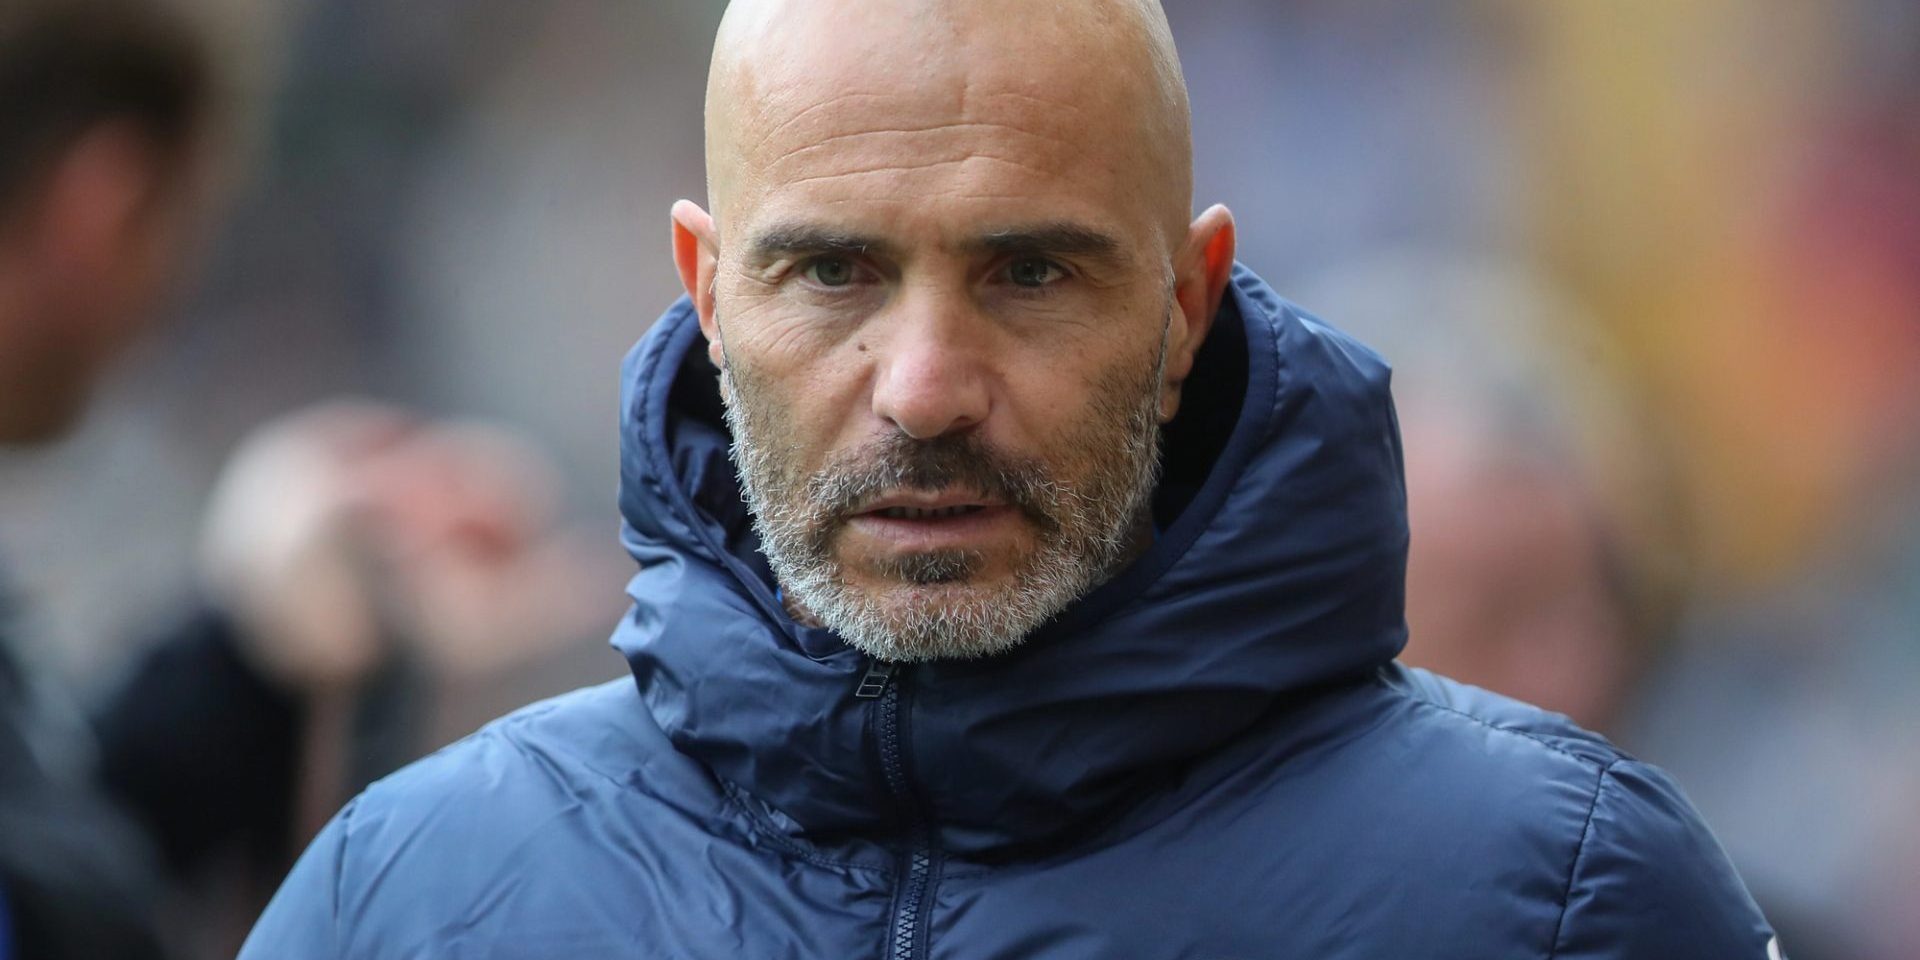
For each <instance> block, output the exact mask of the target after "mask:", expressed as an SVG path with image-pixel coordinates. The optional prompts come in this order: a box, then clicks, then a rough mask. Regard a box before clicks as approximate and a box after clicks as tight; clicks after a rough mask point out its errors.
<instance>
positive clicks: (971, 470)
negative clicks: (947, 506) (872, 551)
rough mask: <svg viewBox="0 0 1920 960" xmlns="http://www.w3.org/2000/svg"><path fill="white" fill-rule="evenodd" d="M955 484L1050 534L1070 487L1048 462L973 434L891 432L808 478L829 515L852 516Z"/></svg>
mask: <svg viewBox="0 0 1920 960" xmlns="http://www.w3.org/2000/svg"><path fill="white" fill-rule="evenodd" d="M953 489H961V490H966V491H969V492H971V493H974V494H978V495H980V496H982V497H986V498H989V499H993V500H998V501H1001V502H1004V503H1006V504H1008V505H1010V506H1012V507H1014V508H1016V509H1018V510H1019V511H1020V512H1021V513H1023V514H1025V515H1026V516H1027V517H1028V519H1030V520H1032V521H1033V522H1034V523H1036V524H1038V525H1039V526H1040V527H1041V528H1042V529H1044V530H1047V531H1049V532H1051V531H1053V530H1055V529H1057V528H1058V526H1059V522H1060V521H1059V518H1058V516H1057V513H1058V509H1059V504H1060V501H1061V499H1062V495H1063V490H1062V487H1061V486H1060V484H1059V483H1057V482H1056V481H1055V480H1054V479H1053V478H1052V476H1051V475H1050V474H1049V473H1048V472H1047V470H1046V468H1045V466H1043V465H1042V464H1041V463H1040V461H1038V460H1034V459H1031V458H1026V457H1016V456H1011V455H1008V454H1005V453H1002V452H1000V451H998V450H996V449H994V448H993V447H992V446H991V445H989V444H988V443H987V442H986V441H984V440H982V439H980V438H979V437H977V436H975V435H973V434H970V433H961V434H950V435H947V436H940V437H934V438H933V439H930V440H916V439H914V438H912V437H910V436H907V435H906V434H904V433H892V434H889V435H887V436H886V437H884V438H882V439H881V440H879V441H877V442H875V443H874V444H872V445H869V446H867V447H864V448H862V449H859V450H855V451H850V452H847V453H845V454H842V455H840V456H837V457H835V458H834V459H833V460H831V461H829V462H828V463H827V465H826V466H825V467H824V468H823V469H821V470H820V472H818V473H816V474H814V475H813V477H812V478H810V480H809V481H808V484H807V499H808V501H809V502H810V503H811V504H812V506H813V507H814V509H815V510H816V511H819V512H820V513H821V514H824V515H825V516H827V517H830V518H832V519H835V520H845V519H847V518H849V517H852V516H854V515H855V514H858V513H860V512H862V511H863V510H864V509H865V507H866V505H867V504H869V503H872V502H873V501H875V500H878V499H880V498H881V497H884V496H889V495H892V494H897V493H901V492H903V491H919V492H926V493H937V492H940V491H945V490H953Z"/></svg>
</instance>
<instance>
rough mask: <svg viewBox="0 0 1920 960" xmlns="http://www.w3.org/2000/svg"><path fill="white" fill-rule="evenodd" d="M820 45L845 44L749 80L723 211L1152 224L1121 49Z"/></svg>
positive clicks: (913, 221) (805, 54)
mask: <svg viewBox="0 0 1920 960" xmlns="http://www.w3.org/2000/svg"><path fill="white" fill-rule="evenodd" d="M889 40H891V41H892V42H891V43H890V42H889ZM819 42H820V43H821V44H824V45H830V46H832V47H834V48H837V49H838V50H839V53H838V55H831V56H828V55H826V54H827V52H828V51H827V50H825V49H816V50H813V51H804V50H803V51H799V52H795V53H794V54H792V55H790V56H784V57H778V58H773V59H772V60H771V61H770V62H766V63H760V64H754V65H752V67H751V69H752V77H751V81H750V82H749V83H745V84H741V85H740V87H741V89H740V93H741V97H740V100H739V101H738V102H737V103H736V104H735V105H734V106H735V107H736V108H737V110H738V112H737V114H736V117H737V121H736V122H737V123H738V129H737V131H736V135H735V136H734V137H733V138H732V140H733V142H732V144H731V145H730V149H731V150H732V152H733V156H732V157H730V158H729V157H716V158H715V159H716V160H717V161H719V162H723V163H724V162H731V163H733V164H735V169H734V170H733V171H730V174H731V176H730V177H729V183H730V189H729V192H730V193H731V194H733V195H730V196H728V197H726V198H725V199H724V203H725V205H726V207H727V208H728V210H727V213H726V214H725V215H723V219H732V220H733V221H734V222H735V223H736V225H741V226H750V225H751V224H753V223H756V222H768V221H772V220H791V219H802V218H816V219H818V218H827V219H833V220H842V221H859V222H861V225H863V226H867V227H871V228H884V229H893V230H898V231H909V232H910V231H912V230H914V229H915V228H924V229H925V230H928V231H955V232H964V231H967V230H968V229H970V228H972V227H974V226H977V225H979V224H983V223H993V222H1009V221H1014V220H1032V219H1049V220H1066V221H1075V222H1081V223H1087V224H1089V225H1097V226H1099V227H1101V228H1103V229H1106V230H1109V231H1111V232H1114V233H1116V234H1119V235H1123V236H1124V235H1127V234H1129V233H1144V232H1146V231H1147V230H1148V228H1149V227H1150V226H1151V224H1152V223H1153V213H1154V210H1155V207H1154V204H1153V200H1154V199H1155V198H1154V197H1153V188H1154V186H1155V184H1154V183H1153V182H1152V181H1153V179H1154V178H1153V173H1152V163H1151V157H1150V155H1149V151H1148V149H1147V147H1146V146H1145V145H1144V143H1143V141H1145V140H1146V139H1148V131H1146V130H1145V129H1144V127H1143V125H1142V124H1141V123H1140V122H1139V117H1140V115H1141V114H1142V113H1143V112H1144V111H1143V109H1142V107H1141V102H1140V100H1139V97H1140V96H1142V93H1141V91H1140V86H1141V84H1139V83H1138V82H1137V81H1135V80H1131V79H1130V78H1129V77H1128V76H1127V75H1126V74H1125V73H1124V72H1123V71H1119V70H1116V69H1115V66H1114V61H1113V59H1112V58H1104V59H1103V58H1099V57H1090V56H1074V55H1071V54H1070V52H1069V51H1063V50H1062V49H1061V48H1060V47H1059V46H1058V45H1057V44H1056V45H1055V47H1054V48H1053V50H1052V51H1051V52H1050V53H1047V54H1046V55H1041V51H1036V50H1033V49H1030V47H1032V46H1033V44H1032V42H1031V41H1030V40H1022V41H1017V42H1014V43H1012V44H1011V45H1001V46H994V45H988V44H982V43H981V42H979V41H978V40H976V41H974V42H971V43H964V44H963V43H960V42H959V41H957V40H955V41H953V42H951V43H946V44H944V45H943V43H942V41H941V40H940V38H938V37H937V36H928V35H924V34H923V35H918V36H914V37H910V38H904V39H903V38H899V37H894V38H885V37H860V38H819ZM1076 43H1078V45H1080V46H1082V47H1084V46H1086V38H1079V39H1078V40H1077V41H1076ZM1063 54H1065V55H1063ZM723 149H726V148H723Z"/></svg>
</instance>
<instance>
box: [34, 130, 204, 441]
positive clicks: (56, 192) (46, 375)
mask: <svg viewBox="0 0 1920 960" xmlns="http://www.w3.org/2000/svg"><path fill="white" fill-rule="evenodd" d="M198 163H199V158H198V156H197V154H196V155H187V156H181V157H174V156H172V155H170V154H167V153H164V152H163V151H161V150H159V149H158V148H155V147H154V146H152V145H151V144H150V143H148V142H147V141H146V140H145V139H144V138H142V137H140V136H138V135H134V134H130V133H128V132H127V131H125V130H122V129H120V128H119V127H117V126H108V127H105V128H103V129H101V130H100V131H97V132H95V133H93V134H89V135H88V136H85V137H83V138H81V140H80V141H79V142H78V143H77V144H76V145H75V146H74V147H73V148H72V149H71V150H69V151H68V154H67V156H66V157H65V159H64V160H63V161H62V162H61V163H60V164H59V165H57V166H56V168H55V171H54V173H53V174H51V175H50V176H49V177H48V178H47V182H46V184H45V185H44V187H43V188H41V189H40V190H39V191H38V193H39V195H40V196H39V199H38V201H37V202H36V204H35V205H34V206H33V207H32V208H31V210H30V211H29V213H28V214H27V215H26V216H25V218H24V219H23V220H22V221H20V222H18V223H16V224H15V225H14V229H13V231H12V233H11V235H10V236H9V238H8V243H7V245H6V247H5V253H4V260H5V261H6V263H5V264H4V265H0V272H4V273H6V274H7V275H9V276H10V277H11V279H10V280H9V281H8V283H9V284H10V285H11V286H12V287H13V288H14V289H17V290H20V291H22V294H21V295H20V296H19V297H18V298H16V299H13V300H11V301H10V302H9V304H8V305H7V306H6V307H4V308H0V397H3V398H4V400H5V402H4V403H0V442H16V443H33V442H40V441H46V440H52V439H55V438H57V437H59V436H60V435H62V434H63V433H65V432H66V431H67V430H68V429H69V428H70V427H71V426H72V425H73V423H74V422H75V421H77V420H78V419H79V416H80V414H81V413H82V412H83V410H84V409H85V406H86V401H87V400H88V398H89V397H90V396H91V394H92V392H93V389H94V386H95V385H96V383H97V382H98V381H99V380H100V379H101V377H102V376H103V375H104V373H105V371H106V370H107V368H108V366H109V364H110V362H111V361H112V360H114V359H115V358H116V357H117V356H118V355H119V354H120V353H122V352H123V351H124V350H125V349H126V347H127V346H128V344H129V343H130V342H131V341H133V340H134V339H135V338H136V337H137V336H138V335H139V334H140V333H141V332H142V331H143V330H144V329H145V327H146V326H147V325H148V323H149V322H150V321H151V319H152V318H153V315H154V314H155V312H156V308H157V307H158V305H159V303H160V301H161V300H162V299H163V297H164V296H165V294H166V293H167V292H168V291H169V290H170V288H171V286H172V284H173V283H174V281H175V279H176V275H177V274H178V273H180V272H181V269H182V267H183V266H184V261H185V259H186V251H187V250H188V249H189V247H190V246H191V244H190V243H189V242H188V241H189V239H190V237H191V236H192V234H193V233H194V227H195V225H196V223H195V221H196V215H197V213H198V203H197V201H198V199H199V197H200V189H201V187H200V183H199V173H200V170H199V168H198Z"/></svg>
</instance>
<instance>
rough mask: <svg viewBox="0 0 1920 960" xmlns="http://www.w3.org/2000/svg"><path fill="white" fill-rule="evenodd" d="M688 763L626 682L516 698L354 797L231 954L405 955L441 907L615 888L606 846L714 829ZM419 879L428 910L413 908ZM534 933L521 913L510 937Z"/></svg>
mask: <svg viewBox="0 0 1920 960" xmlns="http://www.w3.org/2000/svg"><path fill="white" fill-rule="evenodd" d="M687 764H688V761H686V760H685V758H683V757H680V756H679V755H678V754H677V753H675V752H674V751H673V750H672V748H671V745H670V744H669V743H668V741H667V739H666V737H665V736H664V735H663V734H662V733H660V731H659V729H658V728H657V727H655V726H654V725H653V723H652V720H651V717H650V716H649V715H648V714H647V712H646V710H645V709H644V707H643V705H642V704H641V702H640V700H639V695H638V692H637V690H636V689H635V687H634V685H633V682H632V681H631V680H624V679H623V680H617V681H612V682H610V683H607V684H603V685H600V686H597V687H588V688H586V689H583V690H577V691H574V692H572V693H568V694H563V695H561V696H559V697H555V698H553V699H550V700H545V701H541V702H539V703H535V704H533V705H530V706H527V707H524V708H522V709H520V710H517V711H515V712H513V713H511V714H508V715H506V716H504V717H502V718H500V719H498V720H495V721H493V722H492V723H489V724H488V725H486V726H485V727H482V728H481V729H480V730H479V731H477V732H475V733H473V734H472V735H470V736H468V737H466V738H465V739H462V740H460V741H458V742H456V743H453V744H451V745H449V746H447V747H445V748H443V749H441V750H440V751H438V752H436V753H434V754H432V755H430V756H428V757H426V758H423V759H421V760H419V761H416V762H414V763H413V764H411V765H409V766H407V767H405V768H403V769H401V770H400V771H399V772H397V773H395V774H393V775H391V776H389V777H386V778H385V779H382V780H380V781H378V782H376V783H374V784H373V785H372V786H370V787H368V788H367V789H366V791H364V792H363V793H361V795H360V796H358V797H356V798H354V800H353V801H352V802H350V803H349V804H348V805H347V806H346V807H345V808H344V809H342V810H341V812H340V813H339V814H338V815H336V816H335V817H334V819H333V821H332V822H330V823H329V824H328V825H327V826H326V828H325V829H323V830H322V831H321V833H320V835H319V836H317V837H316V838H315V839H314V841H313V843H312V844H311V845H310V846H309V847H308V849H307V851H306V852H305V853H304V854H303V855H302V856H301V858H300V861H299V862H298V863H296V864H295V865H294V868H293V871H292V872H291V873H290V874H289V875H288V877H287V879H286V881H285V882H284V884H283V885H282V886H281V888H280V891H279V892H278V893H276V894H275V895H274V898H273V901H272V902H271V903H270V904H268V906H267V909H266V912H265V913H264V914H262V916H261V918H260V920H259V922H258V924H257V925H256V926H255V928H254V931H253V934H252V935H251V936H250V937H249V938H248V942H247V947H246V948H245V949H243V950H242V953H241V956H242V957H249V958H250V957H255V956H259V957H268V956H272V957H282V958H284V957H296V958H305V957H314V958H318V957H334V956H352V957H384V956H412V955H415V954H412V953H409V952H408V950H410V949H414V948H421V949H425V948H427V947H428V946H430V945H432V944H435V943H438V942H440V941H441V940H442V939H443V938H444V936H445V934H446V931H445V930H444V929H443V927H444V925H445V924H446V923H447V922H449V920H450V918H455V917H462V916H468V915H469V913H470V912H471V911H472V910H474V909H477V905H480V904H488V903H494V904H495V905H496V906H497V905H498V903H496V901H498V902H508V901H510V902H511V903H512V904H513V905H514V907H515V910H514V912H515V914H516V915H518V916H520V917H534V918H547V919H552V918H562V917H567V916H569V915H571V913H572V912H577V911H578V910H579V909H580V908H581V905H582V904H586V903H593V902H597V901H598V900H600V899H602V898H603V897H604V895H605V891H606V890H611V889H615V887H614V886H613V885H610V884H605V883H603V882H601V881H604V880H605V879H606V877H607V876H608V875H609V874H610V873H611V872H613V871H614V870H615V869H617V868H616V867H615V866H614V865H613V863H614V861H613V858H616V857H625V858H626V863H627V864H628V865H631V864H633V863H644V862H647V861H650V860H652V859H655V858H659V857H661V856H663V854H664V851H663V847H665V846H669V845H670V844H669V843H668V840H667V838H668V837H670V836H673V835H676V834H681V833H689V832H693V833H699V834H702V835H704V834H705V833H706V832H707V831H709V830H711V829H713V824H712V822H711V821H712V820H713V819H714V816H715V814H716V813H717V811H718V809H719V800H718V798H717V796H716V795H715V794H714V792H713V789H712V788H711V786H710V785H708V783H707V782H706V779H705V778H703V777H701V776H700V775H698V773H697V772H695V771H692V770H689V769H687ZM531 876H538V877H542V878H547V879H546V880H545V881H544V882H543V883H542V884H537V885H530V884H527V883H526V882H525V881H526V878H528V877H531ZM422 891H431V894H430V895H428V896H429V899H430V900H431V902H432V904H433V905H434V906H433V907H432V908H430V909H425V910H422V909H419V906H420V898H421V896H422V895H423V894H422ZM569 904H571V906H569ZM495 912H499V913H501V914H502V915H504V914H505V912H506V911H495ZM609 926H611V925H609ZM539 933H540V931H538V930H536V929H533V928H532V927H530V926H528V925H527V924H525V923H523V924H522V925H521V929H518V930H517V931H514V932H513V933H512V935H514V936H523V937H533V936H536V935H537V934H539ZM500 935H502V936H505V935H508V934H507V933H505V932H502V933H501V934H500ZM323 945H324V946H323Z"/></svg>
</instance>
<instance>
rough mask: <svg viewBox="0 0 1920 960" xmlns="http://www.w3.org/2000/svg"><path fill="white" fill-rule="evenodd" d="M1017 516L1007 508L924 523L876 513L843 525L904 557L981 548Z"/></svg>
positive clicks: (985, 508)
mask: <svg viewBox="0 0 1920 960" xmlns="http://www.w3.org/2000/svg"><path fill="white" fill-rule="evenodd" d="M1019 519H1020V514H1019V512H1018V511H1016V510H1015V509H1014V508H1012V507H1010V506H993V507H982V508H981V509H979V510H975V511H972V512H971V513H963V514H960V515H958V516H953V517H936V518H929V519H924V520H910V519H905V518H901V519H895V518H893V517H884V516H881V515H880V514H878V513H862V514H858V515H856V516H854V517H853V518H851V519H849V520H848V521H847V526H848V527H849V528H850V529H852V530H854V531H856V532H858V533H859V534H861V535H862V536H866V537H871V538H873V539H874V540H878V541H880V542H881V543H883V544H886V545H887V546H889V547H891V548H893V549H896V550H899V551H902V552H908V553H918V552H925V551H934V550H966V549H969V548H977V547H980V546H984V545H985V544H986V543H987V542H988V541H990V540H992V539H995V538H996V537H999V536H1002V535H1004V534H1005V533H1006V532H1007V531H1009V530H1011V529H1012V527H1013V525H1014V524H1016V523H1018V522H1019Z"/></svg>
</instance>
